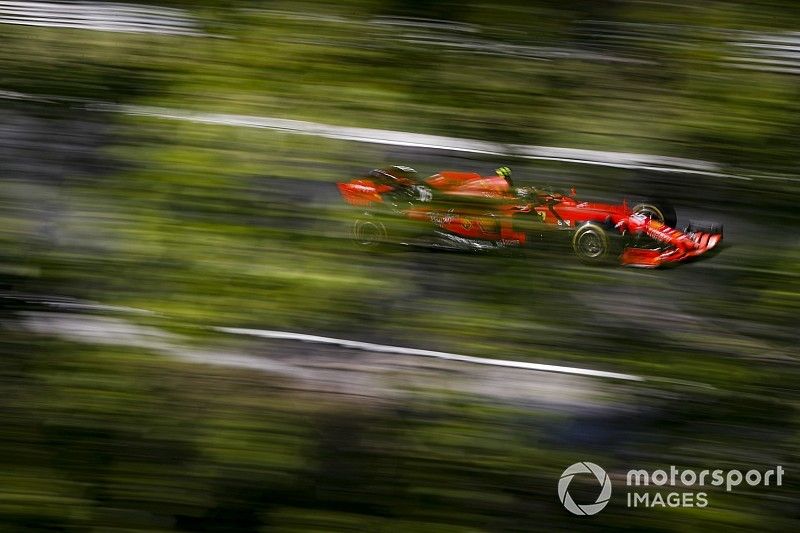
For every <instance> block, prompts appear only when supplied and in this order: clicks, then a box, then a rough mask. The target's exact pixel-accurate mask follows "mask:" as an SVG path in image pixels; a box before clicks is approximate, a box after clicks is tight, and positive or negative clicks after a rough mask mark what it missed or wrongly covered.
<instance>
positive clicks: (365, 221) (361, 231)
mask: <svg viewBox="0 0 800 533" xmlns="http://www.w3.org/2000/svg"><path fill="white" fill-rule="evenodd" d="M352 233H353V242H355V243H356V244H358V245H359V246H364V247H371V246H377V245H379V244H383V243H385V242H386V241H387V240H388V238H389V234H388V232H387V231H386V226H384V225H383V222H380V221H379V220H374V219H372V218H367V217H365V218H357V219H356V220H355V221H354V222H353V229H352Z"/></svg>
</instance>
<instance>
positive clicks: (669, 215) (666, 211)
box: [632, 199, 678, 228]
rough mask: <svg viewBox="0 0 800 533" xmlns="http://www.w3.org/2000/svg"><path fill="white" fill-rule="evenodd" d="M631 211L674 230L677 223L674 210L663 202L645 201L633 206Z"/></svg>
mask: <svg viewBox="0 0 800 533" xmlns="http://www.w3.org/2000/svg"><path fill="white" fill-rule="evenodd" d="M632 211H633V212H634V213H636V214H643V215H647V216H649V217H650V218H652V219H653V220H658V221H659V222H663V223H664V224H666V225H667V226H669V227H670V228H674V227H675V225H676V224H677V223H678V215H677V214H676V213H675V208H674V207H672V205H671V204H670V203H669V202H665V201H664V200H653V199H651V200H645V201H644V202H642V203H640V204H636V205H635V206H633V209H632Z"/></svg>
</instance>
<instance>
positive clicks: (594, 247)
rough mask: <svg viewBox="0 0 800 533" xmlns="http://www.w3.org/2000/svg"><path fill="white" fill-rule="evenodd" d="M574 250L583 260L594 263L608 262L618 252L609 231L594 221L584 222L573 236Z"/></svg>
mask: <svg viewBox="0 0 800 533" xmlns="http://www.w3.org/2000/svg"><path fill="white" fill-rule="evenodd" d="M572 250H573V251H574V252H575V255H576V256H577V257H578V259H580V260H581V261H582V262H584V263H587V264H592V265H598V264H602V263H608V262H609V261H610V260H611V259H613V258H614V257H615V256H616V255H617V254H616V253H615V247H614V246H613V243H612V238H611V236H610V235H609V234H608V232H607V231H606V230H605V228H603V227H602V226H600V225H599V224H595V223H593V222H589V223H587V224H584V225H583V226H581V227H580V228H578V229H577V231H575V234H574V235H573V236H572Z"/></svg>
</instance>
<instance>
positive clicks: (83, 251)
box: [0, 0, 800, 531]
mask: <svg viewBox="0 0 800 533" xmlns="http://www.w3.org/2000/svg"><path fill="white" fill-rule="evenodd" d="M152 3H153V4H157V5H171V6H172V7H179V8H183V9H186V10H187V12H188V13H189V14H190V15H192V16H194V17H195V18H196V20H197V21H198V24H199V27H200V29H201V30H202V31H203V32H205V34H206V35H205V36H193V37H188V36H174V35H146V34H123V33H110V32H97V31H84V30H75V29H55V28H32V27H22V26H10V25H0V90H1V91H16V92H20V93H25V94H26V95H29V96H30V95H33V96H36V97H39V98H40V99H44V100H46V103H42V102H39V101H37V100H34V101H27V100H19V101H15V100H3V106H4V108H3V112H8V113H7V114H6V115H4V117H11V118H13V117H17V116H22V117H24V120H30V121H32V123H35V124H43V125H44V126H43V127H44V129H45V130H48V131H49V132H50V133H49V134H48V135H49V137H48V136H47V135H45V139H46V140H47V142H48V143H49V144H47V146H48V148H46V149H44V150H40V151H37V150H36V149H35V148H33V149H23V151H22V152H20V153H22V155H20V156H18V158H19V159H22V160H24V162H28V161H32V162H33V163H32V164H30V166H29V167H30V168H31V169H33V170H35V169H36V165H37V164H38V165H40V166H46V165H44V161H45V160H47V161H48V162H49V163H48V164H50V165H52V166H53V167H54V168H56V170H55V171H53V172H52V174H47V173H46V172H43V173H42V175H43V176H45V177H44V178H41V177H33V174H34V172H33V170H32V172H31V175H27V174H25V173H24V172H19V173H15V174H13V175H9V173H8V172H6V171H4V170H2V169H0V172H2V177H3V180H4V182H3V185H4V186H3V189H2V190H0V201H2V206H3V209H2V211H0V222H2V230H0V239H1V241H0V242H1V243H2V248H1V249H0V269H1V270H0V272H2V275H3V285H4V288H5V289H8V290H9V291H19V292H26V293H34V294H40V295H57V296H74V297H78V298H88V299H92V300H97V301H100V302H103V303H106V304H110V305H121V306H131V307H134V308H141V309H147V310H151V311H153V312H155V313H157V314H156V315H144V316H141V317H136V318H131V319H130V320H131V321H134V322H139V323H146V324H148V325H151V326H158V327H160V328H163V329H166V330H171V331H180V332H181V333H183V334H186V335H188V336H189V337H190V338H191V342H195V343H196V344H197V345H202V346H205V345H215V343H219V342H222V340H221V336H219V335H217V334H215V333H212V332H210V331H209V330H208V329H207V327H208V326H237V327H265V328H270V329H291V330H294V331H303V332H314V333H321V334H329V335H332V336H340V337H354V338H362V339H366V340H377V341H379V342H392V343H398V344H403V345H413V346H419V347H423V348H430V349H441V350H446V351H453V352H460V353H469V354H473V355H479V356H486V357H499V358H508V359H512V358H513V359H523V360H533V361H542V362H551V363H552V362H557V363H563V364H571V363H574V364H577V365H579V366H590V367H602V368H609V369H620V370H622V371H627V372H633V373H637V374H642V375H645V376H648V377H652V378H655V379H653V380H651V381H650V382H649V383H648V384H647V385H642V386H641V388H638V389H637V388H635V387H634V388H629V387H622V386H620V387H617V386H612V385H609V384H605V383H604V382H602V383H603V385H602V386H601V385H598V388H599V389H600V390H601V392H602V394H603V395H605V396H607V400H608V405H604V406H603V407H601V408H599V411H600V414H597V415H596V413H595V411H594V410H593V409H594V408H595V407H596V406H592V405H586V406H583V408H584V409H585V410H587V412H588V413H589V414H588V415H584V416H582V415H581V413H580V411H581V410H580V409H577V412H578V414H576V413H575V412H572V411H569V412H559V411H558V410H557V409H555V410H553V409H548V408H547V407H546V406H529V405H522V406H521V405H513V404H512V405H509V404H504V403H500V402H497V401H495V400H491V399H488V398H481V397H477V396H473V395H470V394H467V393H465V394H464V395H463V396H453V395H452V394H447V393H444V392H438V391H430V390H423V391H414V390H409V391H407V397H404V398H403V399H402V401H391V400H390V399H386V398H381V399H379V400H376V401H374V402H373V401H369V400H364V399H361V400H359V399H358V398H357V397H355V398H353V397H348V396H346V395H345V396H343V397H337V396H336V395H332V394H331V395H327V394H325V393H322V392H320V391H316V392H315V391H309V390H303V389H302V387H300V386H299V385H297V384H296V383H295V382H293V381H292V380H290V379H288V378H280V377H276V376H273V375H271V374H265V375H261V374H254V373H252V372H245V371H224V370H219V369H214V368H212V367H205V366H197V365H193V364H189V363H181V362H176V361H173V360H171V359H168V358H164V357H163V356H162V355H159V354H155V353H151V352H150V351H148V350H145V349H141V348H139V349H137V348H135V347H132V346H117V347H113V346H112V347H108V346H97V345H89V344H82V343H77V342H68V341H66V340H56V339H55V337H54V336H52V335H46V334H34V333H31V332H29V331H27V332H26V331H22V330H21V329H20V328H21V327H22V326H21V324H23V323H24V318H25V317H26V316H27V315H26V313H27V312H29V311H30V309H28V308H26V306H25V304H22V303H20V302H19V301H17V300H13V299H8V300H7V301H4V304H3V305H4V307H3V309H2V311H3V315H2V318H3V324H4V328H5V329H4V330H3V338H2V342H1V343H0V351H1V355H2V356H1V357H0V372H1V373H0V387H2V391H0V395H2V398H3V401H2V402H0V413H2V415H1V416H2V421H3V424H4V428H3V431H2V433H0V452H2V453H0V458H2V459H1V460H2V461H4V468H3V469H2V471H3V472H4V473H3V474H2V483H0V523H2V524H3V527H4V528H6V529H8V530H24V529H26V528H27V529H31V530H67V531H84V530H86V531H91V530H95V531H108V530H113V529H119V530H131V531H134V530H159V529H160V530H168V529H182V530H191V531H203V530H206V531H224V530H236V529H238V530H259V529H261V530H278V531H280V530H283V531H313V530H316V531H338V530H342V531H348V530H349V531H475V530H490V531H494V530H530V529H532V528H534V527H537V526H538V527H540V528H542V529H545V528H546V529H555V528H557V527H564V528H567V529H577V528H579V527H582V526H583V527H586V528H587V529H599V528H603V527H617V528H623V527H625V528H629V529H632V530H633V529H636V530H639V529H649V530H677V529H681V530H698V529H706V528H708V527H729V528H741V529H744V528H748V529H749V528H763V529H776V530H777V529H785V530H789V528H791V527H792V523H793V521H795V520H796V511H794V509H795V507H796V505H795V504H796V481H794V480H792V481H791V482H790V483H789V486H787V487H784V488H783V489H781V490H776V491H764V492H763V493H755V492H754V493H748V494H735V495H724V494H722V493H719V494H713V495H712V498H711V501H712V507H711V508H709V509H706V510H656V511H642V512H625V510H624V509H622V508H617V509H616V510H614V509H612V508H611V507H609V508H608V510H607V511H605V512H604V514H602V515H600V516H598V517H596V518H595V519H594V520H595V521H594V522H588V521H587V522H575V521H571V519H572V518H573V517H571V516H568V515H567V514H566V512H565V511H564V510H563V509H562V508H561V507H560V505H559V504H558V502H557V500H556V494H555V480H556V479H557V477H558V476H559V475H560V473H561V470H562V469H563V467H565V466H566V465H568V464H571V463H572V462H574V461H576V460H586V459H592V460H595V461H596V462H598V463H601V464H604V465H607V466H608V468H609V469H614V470H618V471H623V470H626V469H627V468H631V467H633V466H637V467H645V466H647V465H653V466H654V468H655V467H659V466H663V465H664V464H683V465H687V466H695V467H699V468H707V467H730V468H736V467H741V465H742V464H743V463H746V464H749V463H753V464H755V465H758V466H761V465H767V466H771V465H772V464H774V463H778V462H780V463H781V464H783V465H784V466H785V467H786V468H787V470H789V469H790V468H791V467H795V468H794V472H796V471H797V470H796V465H797V453H798V448H797V443H796V432H797V425H796V424H797V411H796V406H797V400H798V397H797V391H796V378H797V370H796V367H795V359H796V353H795V352H796V346H797V345H796V343H797V336H796V335H797V332H796V329H797V328H796V325H795V322H796V320H795V313H796V312H797V311H798V308H799V307H800V303H798V293H800V287H798V282H797V280H798V279H800V278H798V276H800V271H799V270H798V264H800V263H799V261H800V256H798V252H797V238H796V231H795V229H794V224H796V222H797V215H796V200H797V193H798V188H797V185H796V184H797V179H798V177H799V176H798V174H797V164H798V155H800V153H799V152H798V145H797V143H796V135H797V133H798V126H800V118H798V117H800V114H799V113H798V111H800V98H798V88H799V87H800V84H798V82H797V78H796V76H795V75H793V74H790V73H785V72H784V73H782V72H773V71H758V70H752V69H745V68H741V65H737V64H736V62H735V61H732V60H731V59H730V58H731V57H733V56H736V55H737V54H742V53H744V52H743V51H742V48H741V47H739V46H738V44H737V43H738V42H740V41H744V40H747V39H750V38H753V35H762V34H764V35H768V36H769V35H771V36H775V35H785V34H786V32H790V31H793V30H795V29H796V27H797V24H798V22H800V14H799V13H798V10H797V9H796V6H795V5H794V3H793V2H778V1H773V2H759V3H757V4H750V3H743V2H741V3H740V2H729V3H720V2H669V3H658V2H636V1H608V2H606V1H603V2H595V1H585V2H571V3H565V2H555V1H537V2H511V1H506V0H504V1H501V2H494V3H472V4H464V3H454V2H429V1H424V0H423V1H415V2H400V1H397V2H394V1H393V2H384V1H368V0H364V1H353V0H348V1H343V2H337V3H328V2H300V1H292V2H212V1H208V2H192V3H191V4H187V3H185V2H152ZM398 17H412V18H398ZM414 17H416V18H414ZM419 17H422V18H424V19H426V20H420V19H419ZM437 42H438V44H437ZM14 102H16V103H14ZM98 102H112V103H119V104H140V105H153V106H159V107H163V108H177V109H181V110H195V111H202V112H218V113H237V114H244V115H266V116H275V117H283V118H292V119H301V120H310V121H315V122H322V123H328V124H335V125H343V126H359V127H373V128H386V129H394V130H402V131H412V132H418V133H433V134H442V135H448V136H457V137H466V138H475V139H483V140H491V141H500V142H512V143H531V144H542V145H553V146H568V147H573V148H588V149H599V150H624V151H631V152H639V153H652V154H660V155H672V156H679V157H695V158H699V159H704V160H711V161H715V162H718V163H719V164H720V165H721V166H722V169H723V170H726V171H731V172H737V173H746V174H748V175H750V176H753V178H754V179H753V180H752V181H733V182H730V181H724V180H723V181H720V180H716V179H715V178H699V177H691V176H690V177H680V178H675V179H674V181H672V182H670V190H671V192H672V193H674V194H673V197H674V198H675V199H676V200H678V201H682V202H683V203H684V204H686V205H688V206H689V207H690V208H695V209H706V208H713V209H715V210H716V212H717V213H719V212H722V213H723V214H725V215H726V216H727V217H728V218H729V219H733V220H735V221H737V223H739V224H741V225H740V226H738V229H741V233H740V236H739V237H738V238H739V240H738V241H737V235H736V232H731V233H729V239H730V240H731V242H732V243H733V244H732V247H731V248H729V249H725V250H723V251H722V252H721V253H720V255H719V256H717V257H715V258H713V259H711V261H713V266H708V264H709V263H700V264H697V265H692V266H690V267H687V268H685V269H676V270H672V271H659V272H655V273H651V272H632V271H628V270H617V269H591V268H586V267H583V266H580V265H578V264H576V263H574V262H572V260H571V258H570V257H569V254H568V253H560V252H559V251H556V252H552V253H550V252H544V251H534V252H532V253H522V254H510V253H509V254H506V253H500V254H487V255H470V254H467V255H454V254H429V253H421V252H417V251H411V252H403V253H396V252H395V251H394V250H381V251H378V252H377V253H374V254H367V253H363V252H361V251H359V250H356V249H354V248H352V247H350V246H349V243H348V242H347V240H346V239H345V238H343V237H344V236H345V235H346V232H347V228H348V226H347V224H348V222H349V219H350V216H351V213H350V211H348V210H347V209H344V208H343V207H342V206H341V205H340V202H339V200H338V198H337V194H336V191H335V188H334V187H333V182H335V181H337V180H340V179H343V178H348V177H350V176H351V175H354V174H356V173H359V172H363V171H364V170H365V169H368V168H371V167H373V166H381V165H382V164H385V163H407V164H411V165H413V166H419V169H420V171H422V172H423V173H425V172H430V173H432V172H435V171H437V170H440V169H439V168H437V166H436V165H438V164H439V163H440V162H441V161H443V159H437V158H435V157H432V156H430V155H429V154H422V153H419V152H410V151H404V150H400V149H392V148H385V147H380V146H364V145H357V144H354V143H351V142H346V141H338V140H330V139H322V138H318V137H312V136H298V135H291V134H288V133H280V132H272V131H265V130H259V129H252V128H236V127H226V126H212V125H205V124H197V123H191V122H187V121H178V120H168V119H155V118H145V117H137V116H129V115H124V114H114V113H104V112H98V111H97V110H96V107H94V104H96V103H98ZM6 103H8V104H7V105H6ZM34 117H35V118H34ZM11 118H9V120H8V123H7V126H8V128H7V131H8V133H7V135H9V136H14V135H15V132H18V131H21V132H22V133H24V131H23V129H24V128H22V127H19V128H20V129H19V130H15V129H13V128H12V127H11V123H12V122H13V120H11ZM34 120H35V121H37V122H33V121H34ZM20 123H24V121H23V119H20ZM73 123H77V124H79V125H80V127H79V128H75V129H78V130H80V129H86V130H91V131H94V130H97V131H102V132H103V133H102V140H101V141H92V142H93V143H96V144H97V145H92V146H90V147H89V148H88V149H87V150H88V151H89V152H91V153H90V154H89V155H85V158H86V161H84V160H83V159H82V158H83V157H84V154H79V155H78V156H76V161H77V162H75V161H61V160H60V156H59V155H58V154H60V153H61V152H58V151H57V147H58V146H59V145H60V144H62V143H69V142H72V141H73V140H75V142H76V143H77V144H80V142H81V141H80V139H79V133H76V132H75V129H70V128H67V127H66V125H67V124H73ZM4 135H6V133H4ZM20 137H24V135H20ZM76 139H77V140H76ZM12 140H13V141H16V140H17V139H12ZM23 140H24V139H23ZM12 144H13V143H12V142H11V140H9V141H8V142H6V143H4V144H3V146H5V145H9V146H10V145H12ZM89 144H92V143H89ZM50 147H52V150H54V151H55V153H56V155H55V156H53V155H51V156H50V159H47V157H48V156H47V153H48V152H49V150H50V149H51V148H50ZM25 150H28V151H25ZM407 157H418V158H419V159H420V162H419V163H418V162H416V161H413V160H407V159H405V158H407ZM98 158H99V159H100V162H99V163H98V162H97V161H96V159H98ZM65 159H66V158H65ZM92 161H93V163H91V162H92ZM446 161H447V162H448V164H454V160H453V159H447V160H446ZM455 162H457V163H459V166H460V167H461V168H462V169H464V170H472V169H473V167H478V168H485V169H490V168H492V166H493V165H494V164H495V163H498V162H497V161H494V160H492V159H491V158H475V159H465V160H460V161H459V160H455ZM507 162H508V161H503V163H507ZM90 163H91V164H90ZM511 163H513V166H514V168H515V178H517V176H519V178H517V179H518V180H519V181H521V182H522V183H523V184H524V183H525V182H537V180H538V179H539V176H541V175H547V176H554V177H556V178H557V179H559V180H560V181H562V182H565V183H570V184H571V183H577V184H578V185H579V191H580V189H581V187H587V188H589V189H590V190H592V191H594V192H595V193H597V194H601V195H608V196H614V197H615V198H617V197H618V195H619V194H620V192H621V191H622V190H623V189H625V188H626V187H628V186H629V183H628V181H629V180H630V173H628V172H625V171H620V170H613V169H604V168H590V169H578V168H564V167H563V166H558V165H556V164H541V163H536V164H534V163H532V162H529V161H528V162H524V161H512V162H511ZM59 165H62V166H59ZM89 167H91V168H89ZM21 168H24V167H21ZM650 179H651V181H649V182H648V181H645V186H653V187H656V186H658V187H661V188H664V185H663V183H659V180H661V179H664V178H650ZM568 180H569V181H568ZM684 187H685V188H684ZM696 189H697V190H702V191H704V192H707V193H709V194H708V196H705V195H695V194H694V191H695V190H696ZM639 192H641V189H640V190H639ZM656 317H658V318H656ZM309 351H310V350H309ZM659 380H660V381H659ZM686 380H688V381H691V382H693V383H692V384H686V383H685V381H686ZM697 382H700V383H701V384H704V385H705V386H704V387H703V386H701V387H698V386H697ZM616 405H626V406H627V407H628V408H630V407H631V406H634V407H635V408H636V409H634V412H635V413H637V416H636V417H635V418H634V419H633V420H627V419H626V417H627V416H628V413H629V412H630V411H626V410H625V409H621V412H622V413H623V414H621V415H619V417H620V418H622V420H621V421H620V420H618V419H617V418H615V416H614V415H613V411H614V409H615V407H614V406H616ZM608 412H612V414H611V415H609V414H608ZM595 415H596V416H598V419H597V420H596V421H594V423H593V422H592V418H593V417H594V416H595ZM790 472H791V471H790Z"/></svg>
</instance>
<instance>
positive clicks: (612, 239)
mask: <svg viewBox="0 0 800 533" xmlns="http://www.w3.org/2000/svg"><path fill="white" fill-rule="evenodd" d="M499 171H501V172H500V173H499V174H498V175H494V176H482V175H480V174H476V173H472V172H454V171H442V172H439V173H437V174H434V175H432V176H430V177H427V178H424V179H421V178H419V177H418V176H417V173H416V171H415V170H414V169H412V168H410V167H404V166H393V167H389V168H382V169H375V170H372V171H371V172H369V173H368V174H366V175H364V176H361V177H358V178H354V179H352V180H350V181H347V182H340V183H338V184H337V186H338V188H339V192H340V193H341V195H342V197H343V198H344V200H345V201H346V202H347V203H348V204H350V205H352V206H354V207H357V208H358V210H359V214H358V215H357V216H356V218H355V220H354V221H353V225H352V234H353V238H354V239H355V241H356V242H358V243H360V244H363V245H373V244H376V243H382V242H390V241H394V242H402V243H404V244H409V243H410V241H407V240H406V239H404V237H405V235H402V236H401V235H400V232H399V231H398V234H397V235H393V232H392V227H393V226H397V227H398V228H399V227H400V226H401V225H402V224H398V222H400V221H406V222H409V223H410V222H415V223H416V225H417V227H423V228H424V231H423V233H424V234H426V235H427V237H429V238H430V239H433V240H430V239H428V241H427V242H428V243H429V244H430V245H431V246H436V247H444V248H450V249H459V250H473V251H474V250H487V249H496V248H503V247H519V246H526V245H530V244H532V243H534V242H538V241H541V240H544V239H545V238H546V237H547V236H552V235H554V234H555V235H559V236H564V237H568V239H569V243H570V245H571V248H572V250H573V251H574V253H575V255H576V256H577V257H578V258H579V259H580V260H582V261H584V262H586V263H603V262H618V263H620V264H623V265H629V266H637V267H645V268H654V267H659V266H662V265H666V264H670V263H677V262H681V261H685V260H687V259H690V258H694V257H698V256H700V255H703V254H705V253H707V252H708V251H710V250H712V249H714V248H715V247H716V246H717V245H718V244H719V243H720V242H721V241H722V228H721V226H718V225H714V224H712V225H705V226H703V227H699V226H697V225H689V227H687V228H686V229H685V230H683V231H680V230H677V229H675V228H674V226H675V224H676V220H677V217H676V215H675V210H674V209H673V208H672V207H670V206H669V205H668V204H666V203H663V202H656V201H648V202H643V203H639V204H637V205H634V206H633V207H629V206H628V205H627V203H626V202H623V203H622V204H604V203H596V202H582V201H579V200H577V199H576V198H575V190H574V189H572V190H571V191H570V192H569V193H560V192H556V191H553V190H550V189H538V188H532V187H531V188H524V187H520V188H516V189H515V188H513V187H512V184H511V179H510V171H508V169H507V168H506V167H503V169H499ZM503 174H505V175H503ZM406 226H407V225H406ZM417 242H419V241H417Z"/></svg>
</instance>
